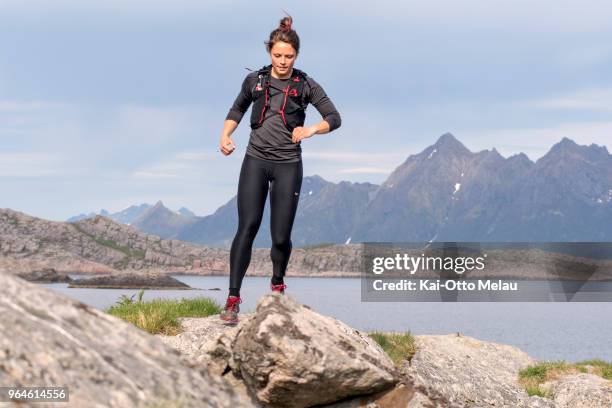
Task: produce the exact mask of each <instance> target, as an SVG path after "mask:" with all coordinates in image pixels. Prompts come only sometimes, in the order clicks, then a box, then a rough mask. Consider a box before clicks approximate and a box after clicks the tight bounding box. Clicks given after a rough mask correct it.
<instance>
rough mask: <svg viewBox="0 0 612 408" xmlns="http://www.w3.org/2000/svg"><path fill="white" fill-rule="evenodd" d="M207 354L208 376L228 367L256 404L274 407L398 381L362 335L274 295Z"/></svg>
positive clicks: (329, 399)
mask: <svg viewBox="0 0 612 408" xmlns="http://www.w3.org/2000/svg"><path fill="white" fill-rule="evenodd" d="M207 354H208V355H209V357H210V360H211V361H213V363H212V368H211V369H212V370H213V372H214V371H215V368H214V367H216V370H224V371H226V370H227V367H229V368H230V369H231V371H232V372H233V373H235V374H236V375H238V376H239V377H241V378H242V379H243V381H244V382H245V383H246V385H247V386H248V388H249V389H250V390H251V391H252V393H253V394H255V395H256V396H257V398H258V399H259V400H260V401H261V402H263V403H265V404H271V405H273V406H278V407H308V406H313V405H317V404H324V403H331V402H334V401H338V400H340V399H343V398H346V397H349V396H353V395H360V394H371V393H375V392H378V391H381V390H384V389H387V388H390V387H392V386H393V385H394V384H395V383H396V382H397V381H398V377H397V375H398V372H397V370H396V368H395V366H394V365H393V362H392V361H391V360H390V359H389V357H388V356H387V355H386V354H385V353H384V352H383V351H382V349H381V348H380V347H379V346H378V344H376V343H375V342H374V341H373V340H372V339H370V338H369V337H368V336H367V335H365V334H362V333H360V332H359V331H357V330H354V329H352V328H350V327H348V326H347V325H345V324H344V323H342V322H340V321H338V320H336V319H333V318H331V317H328V316H322V315H320V314H318V313H315V312H313V311H312V310H310V309H309V308H307V307H305V306H303V305H300V304H298V303H297V302H295V301H294V300H292V299H291V298H290V297H289V296H283V295H279V294H271V295H266V296H264V297H262V298H261V299H260V301H259V303H258V305H257V310H256V313H255V314H254V315H253V316H251V317H249V318H243V320H242V322H241V323H240V325H239V326H238V327H236V328H235V329H234V330H231V331H228V332H225V333H223V334H222V335H221V336H220V337H218V338H217V339H216V340H215V342H213V343H212V344H210V347H209V350H208V351H207ZM224 365H225V368H224Z"/></svg>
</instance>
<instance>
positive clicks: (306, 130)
mask: <svg viewBox="0 0 612 408" xmlns="http://www.w3.org/2000/svg"><path fill="white" fill-rule="evenodd" d="M314 134H315V129H314V128H313V127H301V126H298V127H296V128H295V129H293V135H292V137H291V140H292V141H293V143H298V142H300V141H301V140H302V139H306V138H309V137H310V136H312V135H314Z"/></svg>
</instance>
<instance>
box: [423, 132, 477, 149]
mask: <svg viewBox="0 0 612 408" xmlns="http://www.w3.org/2000/svg"><path fill="white" fill-rule="evenodd" d="M425 151H429V152H430V154H431V152H433V151H439V152H442V153H449V152H453V153H461V154H470V153H471V152H470V150H469V149H468V148H467V147H465V146H464V145H463V143H461V142H460V141H459V140H457V138H456V137H455V136H453V134H452V133H450V132H446V133H444V134H443V135H442V136H440V137H439V138H438V140H437V141H436V143H434V144H433V145H432V146H430V147H429V148H427V149H425Z"/></svg>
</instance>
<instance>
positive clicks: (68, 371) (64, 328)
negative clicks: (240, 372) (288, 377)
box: [0, 273, 253, 408]
mask: <svg viewBox="0 0 612 408" xmlns="http://www.w3.org/2000/svg"><path fill="white" fill-rule="evenodd" d="M0 286H1V287H2V296H0V384H2V385H3V386H62V385H66V386H68V388H69V399H70V405H71V406H79V407H93V406H104V407H121V408H123V407H145V406H146V407H152V406H159V407H162V406H164V407H166V406H168V407H173V406H181V407H250V406H253V405H252V404H251V403H250V401H248V400H247V399H244V398H243V397H241V396H240V395H239V394H237V393H236V392H235V391H234V390H233V389H232V388H231V387H230V386H229V385H228V383H227V382H226V381H225V380H224V379H222V378H219V377H218V376H214V375H211V374H210V373H209V372H208V371H207V370H206V369H205V368H204V367H203V366H202V365H199V366H192V367H189V366H187V365H185V364H184V362H182V361H181V359H180V357H179V355H178V353H177V352H176V351H175V350H173V349H171V348H169V347H167V346H166V345H164V344H163V343H162V342H161V341H159V339H157V338H156V337H155V336H152V335H150V334H148V333H146V332H144V331H141V330H139V329H137V328H136V327H134V326H132V325H130V324H128V323H126V322H123V321H122V320H119V319H117V318H115V317H113V316H110V315H108V314H106V313H103V312H101V311H98V310H96V309H93V308H90V307H88V306H86V305H85V304H83V303H79V302H76V301H73V300H70V299H68V298H65V297H63V296H60V295H58V294H56V293H54V292H52V291H51V290H48V289H45V288H41V287H39V286H36V285H34V284H31V283H28V282H26V281H24V280H22V279H19V278H16V277H14V276H11V275H8V274H4V273H0ZM7 333H10V335H7ZM62 406H63V405H62Z"/></svg>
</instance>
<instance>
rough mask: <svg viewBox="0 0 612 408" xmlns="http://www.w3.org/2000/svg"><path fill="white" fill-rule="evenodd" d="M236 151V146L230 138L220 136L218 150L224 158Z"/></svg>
mask: <svg viewBox="0 0 612 408" xmlns="http://www.w3.org/2000/svg"><path fill="white" fill-rule="evenodd" d="M235 149H236V145H235V144H234V141H233V140H232V138H231V137H230V136H221V143H220V146H219V150H221V153H223V154H224V155H226V156H229V155H230V154H232V152H233V151H234V150H235Z"/></svg>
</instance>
